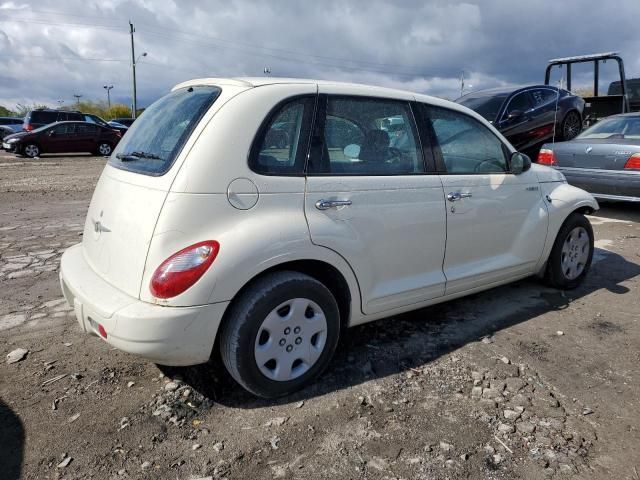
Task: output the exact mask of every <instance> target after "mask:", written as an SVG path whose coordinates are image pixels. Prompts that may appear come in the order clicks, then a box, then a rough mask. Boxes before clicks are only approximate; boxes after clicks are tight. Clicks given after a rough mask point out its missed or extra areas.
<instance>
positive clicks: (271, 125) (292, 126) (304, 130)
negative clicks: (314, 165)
mask: <svg viewBox="0 0 640 480" xmlns="http://www.w3.org/2000/svg"><path fill="white" fill-rule="evenodd" d="M314 104H315V97H301V98H297V99H294V100H291V101H289V102H287V103H285V104H283V105H281V106H280V107H279V108H277V109H276V111H275V112H274V113H272V114H271V115H270V117H268V118H267V120H266V121H265V123H264V124H263V126H262V127H261V129H260V131H259V132H258V136H257V137H256V140H255V141H254V144H253V147H252V149H251V155H250V157H249V166H250V167H251V169H252V170H253V171H255V172H257V173H262V174H265V175H291V174H302V173H303V172H304V162H305V159H306V155H307V148H308V142H309V134H310V129H311V126H310V123H311V117H312V115H313V108H314Z"/></svg>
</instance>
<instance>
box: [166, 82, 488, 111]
mask: <svg viewBox="0 0 640 480" xmlns="http://www.w3.org/2000/svg"><path fill="white" fill-rule="evenodd" d="M282 84H297V85H318V86H323V85H331V86H338V87H344V90H345V94H349V95H353V92H354V90H356V91H357V90H362V93H363V94H364V95H369V96H372V95H373V96H380V97H386V98H399V99H406V96H407V95H411V96H413V97H415V99H416V100H418V101H421V102H426V103H430V104H431V105H435V106H441V107H446V108H450V109H452V110H459V111H461V112H464V113H466V114H467V115H472V116H474V117H476V118H478V119H479V120H482V121H484V119H482V117H481V116H480V115H478V114H477V113H476V112H474V111H473V110H470V109H468V108H466V107H464V106H462V105H459V104H457V103H455V102H452V101H450V100H444V99H442V98H438V97H432V96H430V95H425V94H420V93H417V92H412V91H409V90H399V89H394V88H388V87H380V86H375V85H366V84H361V83H348V82H339V81H334V80H315V79H309V78H278V77H238V78H214V77H212V78H196V79H193V80H188V81H186V82H182V83H179V84H177V85H176V86H174V87H173V88H172V89H171V90H172V91H173V90H177V89H179V88H186V87H195V86H198V85H211V86H222V87H224V86H235V87H244V88H248V89H250V88H256V87H263V86H268V85H282Z"/></svg>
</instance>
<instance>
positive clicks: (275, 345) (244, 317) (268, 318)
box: [220, 272, 340, 398]
mask: <svg viewBox="0 0 640 480" xmlns="http://www.w3.org/2000/svg"><path fill="white" fill-rule="evenodd" d="M339 332H340V313H339V310H338V305H337V303H336V300H335V298H334V297H333V295H332V294H331V292H330V291H329V290H328V289H327V287H325V286H324V285H323V284H322V283H320V282H318V281H317V280H315V279H314V278H311V277H309V276H307V275H304V274H301V273H297V272H275V273H273V274H269V275H266V276H264V277H262V278H260V279H258V280H257V281H256V282H255V283H254V284H253V285H251V286H250V287H249V288H248V289H247V290H246V291H245V292H244V293H242V294H241V297H239V298H238V299H237V300H236V301H235V302H234V304H233V305H232V306H231V310H230V311H229V313H228V316H227V318H226V321H225V324H224V325H223V328H222V330H221V334H220V352H221V356H222V360H223V362H224V365H225V367H226V368H227V370H228V371H229V373H230V374H231V376H232V377H233V378H234V379H235V380H236V381H237V382H238V383H239V384H240V385H241V386H242V387H244V388H245V389H246V390H248V391H249V392H251V393H253V394H255V395H258V396H260V397H265V398H276V397H280V396H283V395H287V394H289V393H292V392H295V391H296V390H299V389H301V388H302V387H304V386H305V385H307V384H308V383H310V382H311V381H313V380H314V379H315V378H316V377H317V376H318V375H319V374H320V373H321V372H322V371H323V370H324V369H325V368H326V367H327V365H328V364H329V362H330V360H331V357H332V356H333V352H334V351H335V348H336V345H337V344H338V337H339Z"/></svg>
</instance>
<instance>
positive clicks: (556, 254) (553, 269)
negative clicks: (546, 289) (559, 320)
mask: <svg viewBox="0 0 640 480" xmlns="http://www.w3.org/2000/svg"><path fill="white" fill-rule="evenodd" d="M579 227H581V228H582V229H584V232H586V234H587V235H588V247H589V252H588V255H587V259H586V261H585V262H584V264H583V267H582V272H581V273H580V274H579V275H578V276H577V277H575V278H571V277H570V276H568V275H567V273H566V272H565V270H564V268H563V258H564V254H563V251H562V250H563V246H564V245H565V242H567V241H568V237H569V235H570V234H571V233H572V232H574V230H575V229H577V228H579ZM574 234H575V232H574ZM592 259H593V228H591V224H590V223H589V220H587V218H586V217H585V216H584V215H582V214H581V213H575V212H574V213H572V214H571V215H569V217H567V219H566V220H565V222H564V224H563V225H562V227H560V231H559V232H558V236H557V237H556V240H555V242H554V244H553V249H552V250H551V254H550V255H549V260H548V261H547V269H546V272H545V282H546V283H547V284H548V285H550V286H552V287H555V288H560V289H562V290H572V289H574V288H576V287H577V286H578V285H580V284H581V283H582V281H583V280H584V278H585V277H586V275H587V273H588V272H589V268H591V261H592Z"/></svg>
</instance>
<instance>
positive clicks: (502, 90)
mask: <svg viewBox="0 0 640 480" xmlns="http://www.w3.org/2000/svg"><path fill="white" fill-rule="evenodd" d="M531 88H550V89H552V90H557V89H558V87H554V86H553V85H542V84H536V85H516V86H513V85H512V86H510V87H495V88H485V89H483V90H475V91H473V92H469V93H466V94H465V95H464V97H467V96H468V97H471V96H478V97H479V96H487V97H488V96H491V95H500V94H512V93H517V92H519V91H522V90H529V89H531ZM460 98H463V97H460Z"/></svg>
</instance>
